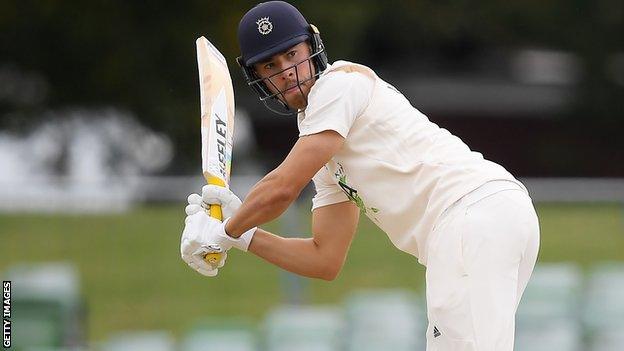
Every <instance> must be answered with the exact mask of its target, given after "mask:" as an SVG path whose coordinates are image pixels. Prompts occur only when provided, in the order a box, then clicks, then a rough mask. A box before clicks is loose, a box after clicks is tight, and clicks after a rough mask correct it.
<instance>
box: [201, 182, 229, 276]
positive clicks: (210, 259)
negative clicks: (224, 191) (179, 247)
mask: <svg viewBox="0 0 624 351" xmlns="http://www.w3.org/2000/svg"><path fill="white" fill-rule="evenodd" d="M206 181H207V182H208V184H213V185H218V186H222V187H225V183H224V182H223V181H222V180H221V179H219V178H217V177H213V176H207V177H206ZM206 213H208V215H209V216H210V217H212V218H215V219H218V220H220V221H223V212H222V211H221V206H220V205H210V207H208V208H207V209H206ZM222 256H223V253H222V252H221V251H219V252H211V253H207V254H206V255H205V256H204V261H206V263H208V264H210V265H212V266H214V267H216V266H217V265H218V264H219V261H221V257H222Z"/></svg>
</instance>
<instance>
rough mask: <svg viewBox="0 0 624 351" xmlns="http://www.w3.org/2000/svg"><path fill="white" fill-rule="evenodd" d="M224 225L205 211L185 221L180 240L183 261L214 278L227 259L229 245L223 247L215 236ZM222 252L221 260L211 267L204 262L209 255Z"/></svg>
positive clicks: (188, 217)
mask: <svg viewBox="0 0 624 351" xmlns="http://www.w3.org/2000/svg"><path fill="white" fill-rule="evenodd" d="M221 225H222V223H221V222H220V221H218V220H216V219H214V218H212V217H210V216H209V215H208V214H207V213H206V212H205V211H199V212H197V213H195V214H193V215H191V216H187V217H186V219H185V220H184V230H183V231H182V239H181V240H180V253H181V255H182V260H183V261H184V262H186V264H188V265H189V267H191V268H193V269H194V270H196V271H197V272H199V273H200V274H203V275H205V276H208V277H214V276H216V275H217V273H218V272H219V268H221V267H223V265H224V264H225V260H226V259H227V250H228V249H229V247H227V245H223V246H222V245H221V243H220V241H219V239H218V238H217V237H215V236H214V232H215V231H218V230H219V229H218V228H219V227H220V226H221ZM215 252H221V260H220V261H219V262H218V263H217V264H216V265H211V264H209V263H208V262H206V261H205V260H204V256H206V254H208V253H215Z"/></svg>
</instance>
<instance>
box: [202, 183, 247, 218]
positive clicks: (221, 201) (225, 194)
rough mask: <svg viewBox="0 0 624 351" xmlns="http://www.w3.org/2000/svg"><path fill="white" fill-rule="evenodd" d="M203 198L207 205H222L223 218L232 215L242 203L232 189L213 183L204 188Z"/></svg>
mask: <svg viewBox="0 0 624 351" xmlns="http://www.w3.org/2000/svg"><path fill="white" fill-rule="evenodd" d="M202 200H203V202H204V203H205V204H206V205H221V212H222V213H223V218H230V217H232V216H233V215H234V214H235V213H236V212H237V211H238V209H239V208H240V207H241V204H242V202H241V200H240V199H239V198H238V196H236V195H235V194H234V193H233V192H232V190H230V189H228V188H224V187H222V186H217V185H212V184H208V185H204V187H203V188H202Z"/></svg>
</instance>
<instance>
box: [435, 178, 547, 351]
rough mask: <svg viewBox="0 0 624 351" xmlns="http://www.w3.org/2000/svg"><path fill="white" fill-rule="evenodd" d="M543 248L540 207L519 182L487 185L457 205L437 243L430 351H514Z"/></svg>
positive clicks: (439, 229) (448, 214)
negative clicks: (521, 307) (523, 300)
mask: <svg viewBox="0 0 624 351" xmlns="http://www.w3.org/2000/svg"><path fill="white" fill-rule="evenodd" d="M538 249H539V223H538V219H537V215H536V213H535V209H534V208H533V204H532V202H531V199H530V197H529V196H528V195H527V194H526V192H525V191H524V190H523V189H522V188H521V187H520V186H518V185H517V184H515V183H512V182H509V181H492V182H489V183H486V184H484V185H483V186H481V187H479V188H478V189H476V190H474V191H473V192H471V193H469V194H468V195H466V196H464V197H462V198H461V199H460V200H459V201H457V202H456V203H455V204H453V205H452V206H451V207H449V209H447V210H446V211H445V212H444V213H443V214H442V216H441V218H440V220H439V221H438V224H437V225H436V227H435V228H434V230H433V233H432V237H431V241H430V243H429V253H428V258H427V272H426V290H427V317H428V319H429V326H428V328H427V351H451V350H452V351H512V350H513V344H514V329H515V315H516V310H517V308H518V303H519V302H520V297H521V296H522V293H523V292H524V288H525V287H526V285H527V283H528V281H529V277H530V276H531V272H533V267H534V266H535V261H536V260H537V252H538Z"/></svg>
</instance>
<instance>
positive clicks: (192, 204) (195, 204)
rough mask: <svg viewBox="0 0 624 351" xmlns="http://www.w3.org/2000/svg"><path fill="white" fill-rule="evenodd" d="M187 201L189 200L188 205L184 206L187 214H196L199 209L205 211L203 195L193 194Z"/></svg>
mask: <svg viewBox="0 0 624 351" xmlns="http://www.w3.org/2000/svg"><path fill="white" fill-rule="evenodd" d="M186 201H188V205H186V207H185V208H184V212H186V215H187V216H191V215H194V214H196V213H197V212H199V211H205V209H204V207H203V202H202V197H201V195H199V194H191V195H189V196H188V198H187V199H186Z"/></svg>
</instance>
